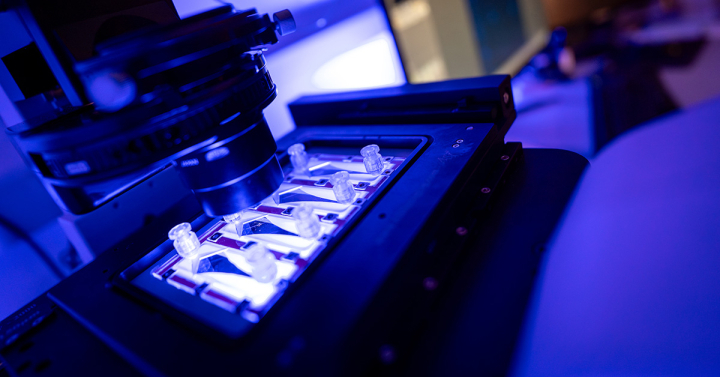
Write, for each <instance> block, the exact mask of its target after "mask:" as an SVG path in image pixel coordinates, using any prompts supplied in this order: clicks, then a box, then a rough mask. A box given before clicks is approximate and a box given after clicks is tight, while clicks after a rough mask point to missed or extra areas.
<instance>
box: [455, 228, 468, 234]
mask: <svg viewBox="0 0 720 377" xmlns="http://www.w3.org/2000/svg"><path fill="white" fill-rule="evenodd" d="M467 232H468V231H467V229H465V227H462V226H459V227H458V228H457V229H455V233H457V234H458V235H459V236H464V235H466V234H467Z"/></svg>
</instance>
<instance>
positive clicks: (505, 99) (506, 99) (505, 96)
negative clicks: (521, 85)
mask: <svg viewBox="0 0 720 377" xmlns="http://www.w3.org/2000/svg"><path fill="white" fill-rule="evenodd" d="M503 101H505V103H508V102H510V95H509V94H507V93H505V94H503Z"/></svg>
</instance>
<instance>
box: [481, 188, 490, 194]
mask: <svg viewBox="0 0 720 377" xmlns="http://www.w3.org/2000/svg"><path fill="white" fill-rule="evenodd" d="M480 192H482V193H483V194H489V193H490V187H483V188H482V190H480Z"/></svg>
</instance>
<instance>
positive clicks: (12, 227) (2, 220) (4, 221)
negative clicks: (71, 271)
mask: <svg viewBox="0 0 720 377" xmlns="http://www.w3.org/2000/svg"><path fill="white" fill-rule="evenodd" d="M0 225H1V226H3V227H4V228H5V229H7V230H8V231H10V233H12V234H13V235H15V237H17V238H19V239H21V240H23V241H25V243H27V244H28V246H30V248H31V249H33V251H35V253H36V254H37V255H38V257H40V259H42V261H43V262H45V264H47V265H48V268H50V271H52V273H53V274H55V276H56V277H57V278H58V279H60V280H63V279H65V274H64V273H63V272H62V271H61V270H60V268H59V267H58V266H57V265H56V264H55V262H54V261H53V260H52V259H51V258H50V257H49V256H48V255H47V254H46V253H45V250H43V248H42V247H40V245H38V244H37V243H36V242H35V240H33V239H32V238H31V237H30V236H28V235H27V234H25V232H24V231H23V230H22V229H20V227H19V226H17V225H16V224H15V223H13V222H12V221H10V220H9V219H8V218H6V217H5V216H3V215H0Z"/></svg>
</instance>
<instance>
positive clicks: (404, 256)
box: [0, 0, 523, 375]
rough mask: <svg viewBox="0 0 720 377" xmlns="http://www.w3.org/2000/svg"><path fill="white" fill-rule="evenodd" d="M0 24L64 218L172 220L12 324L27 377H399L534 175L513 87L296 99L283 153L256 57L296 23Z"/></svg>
mask: <svg viewBox="0 0 720 377" xmlns="http://www.w3.org/2000/svg"><path fill="white" fill-rule="evenodd" d="M0 15H1V16H2V17H3V20H4V21H7V23H6V25H8V27H7V28H6V29H7V30H13V33H11V34H8V35H2V38H5V39H6V40H7V41H8V44H12V45H13V46H18V47H17V49H15V50H14V51H12V52H10V53H7V54H6V55H5V56H4V57H2V60H3V63H4V66H5V68H7V72H8V73H9V75H5V76H4V79H3V81H2V85H3V88H4V90H5V92H6V93H7V94H8V97H9V98H10V99H11V100H12V101H13V104H14V106H15V108H16V109H17V112H18V114H19V116H20V118H21V119H22V121H21V122H19V123H17V124H14V125H10V126H9V127H7V133H8V134H9V135H10V137H11V139H12V141H13V143H14V145H15V146H16V148H17V150H18V151H19V152H20V154H21V155H22V157H23V158H24V160H25V161H26V163H27V165H28V166H29V167H30V168H31V169H32V170H33V171H34V172H35V173H36V174H37V176H38V178H39V179H40V181H41V182H42V183H43V185H44V186H45V188H46V189H47V191H48V192H49V193H50V194H51V196H52V198H53V199H54V200H55V202H56V203H57V204H58V206H59V207H60V208H61V209H63V210H64V211H65V212H67V213H69V214H73V215H74V216H88V215H92V214H93V213H100V212H101V211H104V210H105V209H107V208H112V207H113V206H114V205H116V204H117V203H118V202H120V201H122V200H126V201H127V200H128V199H123V198H132V201H133V202H134V203H135V204H137V205H139V206H148V207H149V206H153V205H160V204H159V202H160V201H163V200H166V201H167V203H165V204H163V205H164V207H163V211H161V212H162V213H160V214H158V215H157V216H156V217H154V218H152V219H150V220H149V221H147V222H146V223H145V224H144V225H143V226H142V227H140V228H139V229H137V231H134V232H132V234H123V236H122V237H121V238H122V239H113V240H112V242H110V241H108V243H111V244H112V245H111V247H107V248H103V250H96V251H95V254H96V255H94V256H93V257H94V260H93V261H92V262H91V263H89V264H88V265H87V266H85V267H84V268H82V269H81V270H79V271H77V272H75V273H74V274H73V275H71V276H69V277H68V278H67V279H65V280H64V281H62V282H61V283H59V284H58V285H57V286H55V287H53V288H51V289H50V290H49V291H48V292H47V293H46V294H44V295H42V296H40V297H38V298H37V299H36V300H34V301H33V302H31V303H30V304H28V306H26V307H25V308H23V309H21V310H20V311H18V312H17V313H16V314H15V315H13V316H11V317H9V318H8V319H6V320H5V321H4V322H3V324H2V325H0V347H2V350H1V351H0V355H2V358H3V360H4V362H3V363H4V364H5V365H7V366H8V368H10V370H12V371H14V372H15V373H18V374H22V373H23V372H24V371H28V370H31V369H33V370H35V371H36V372H38V373H39V372H43V373H50V374H52V373H54V374H62V373H69V374H75V375H91V374H97V373H104V374H107V373H109V372H108V371H111V372H112V373H111V374H113V373H117V374H119V375H127V374H142V375H189V374H196V373H197V374H199V373H221V372H228V371H238V372H239V371H242V372H243V373H250V374H259V373H269V374H273V375H274V374H303V375H304V374H314V375H317V374H321V375H337V374H368V373H372V374H378V373H379V374H383V373H385V374H387V373H389V374H392V373H394V371H395V370H396V369H395V368H398V366H402V365H403V363H407V360H409V359H408V356H407V355H408V354H410V353H411V352H410V350H412V349H413V345H414V343H415V342H414V341H413V339H414V335H413V334H420V333H421V332H420V331H421V329H422V328H423V327H424V326H425V321H427V316H428V314H429V313H430V312H432V310H431V309H432V308H433V306H434V305H437V302H438V300H439V298H440V297H441V296H442V295H441V292H442V289H441V288H442V287H444V286H445V285H449V283H446V282H449V281H452V279H453V277H454V274H455V271H456V266H457V264H458V263H459V262H458V261H460V260H462V258H464V255H465V254H467V253H468V251H467V250H468V249H469V248H472V245H475V244H477V243H478V242H481V241H480V240H478V235H479V234H480V233H481V229H482V227H483V224H487V223H488V222H489V221H492V220H491V219H490V218H489V217H488V210H489V208H491V207H492V205H493V200H495V199H494V198H496V192H502V188H503V185H504V184H505V183H506V182H507V180H508V179H509V178H508V177H510V176H511V172H512V171H513V169H514V168H515V166H517V165H518V164H519V161H522V158H523V149H522V146H521V145H520V144H519V143H505V141H504V135H505V134H506V133H507V131H508V129H509V127H510V126H511V124H512V122H513V121H514V119H515V117H516V112H515V108H514V102H513V97H512V90H511V87H510V78H509V76H504V75H496V76H485V77H479V78H470V79H461V80H452V81H445V82H440V83H429V84H418V85H404V86H400V87H395V88H385V89H374V90H366V91H359V92H348V93H332V94H323V95H315V96H306V97H302V98H300V99H298V100H296V101H295V102H293V103H291V104H290V106H289V108H290V111H291V113H292V116H293V119H294V122H295V124H296V129H295V130H294V131H292V132H291V133H290V134H288V135H286V136H284V137H283V138H281V139H280V140H278V141H277V142H276V140H275V138H274V137H273V135H272V133H271V132H270V128H269V126H268V123H267V122H266V120H265V118H264V116H263V110H264V109H265V108H266V107H267V106H268V105H269V104H270V103H271V102H272V101H273V100H274V99H275V97H276V91H277V86H276V83H275V82H273V80H272V78H271V72H269V71H268V69H267V67H266V64H265V63H266V60H265V56H264V54H263V52H264V51H265V50H266V49H267V48H268V47H269V46H271V45H273V44H276V43H282V37H283V36H284V35H287V34H289V33H292V32H293V31H294V30H295V22H294V19H293V16H292V14H291V13H290V12H289V11H287V10H283V11H279V12H277V13H275V14H273V15H268V14H259V13H258V12H257V11H255V10H252V9H250V10H237V9H235V8H234V7H233V6H232V5H228V4H222V5H221V6H219V7H218V8H216V9H213V10H210V11H207V12H204V13H200V14H198V15H195V16H192V17H189V18H185V19H180V18H179V17H178V14H177V12H176V10H175V7H174V5H173V3H172V2H171V1H169V0H164V1H163V0H159V1H153V0H127V1H90V0H73V1H72V4H68V3H67V2H52V1H47V0H6V1H0ZM278 86H280V87H282V83H278ZM180 185H182V186H180ZM153 187H154V188H153ZM151 188H152V189H153V190H155V191H154V192H156V193H157V192H159V194H155V195H157V196H156V197H157V199H153V200H149V199H147V198H146V197H143V195H144V194H143V193H144V192H146V191H148V190H150V189H151ZM173 190H180V191H182V192H183V193H184V194H183V195H175V194H171V192H176V191H173ZM185 193H187V194H188V195H189V193H191V195H190V196H188V195H186V194H185ZM173 195H175V196H173ZM170 197H172V198H173V199H172V200H171V199H170ZM155 200H157V202H156V201H155ZM136 211H140V209H137V210H136ZM106 220H107V222H106V223H102V221H101V220H93V221H94V222H96V223H102V227H103V228H104V229H105V230H104V231H103V232H107V233H112V232H113V230H114V229H117V228H122V227H123V224H122V223H121V222H119V221H111V219H106ZM101 233H102V232H101ZM103 234H104V233H103ZM103 234H99V235H98V234H95V235H94V236H95V237H100V238H102V237H105V236H104V235H103ZM108 237H110V236H108ZM68 339H73V341H74V342H75V343H74V344H75V345H74V346H73V347H70V348H71V349H64V348H63V347H62V346H61V344H63V343H64V342H66V341H67V340H68ZM28 344H34V346H27V345H28Z"/></svg>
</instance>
